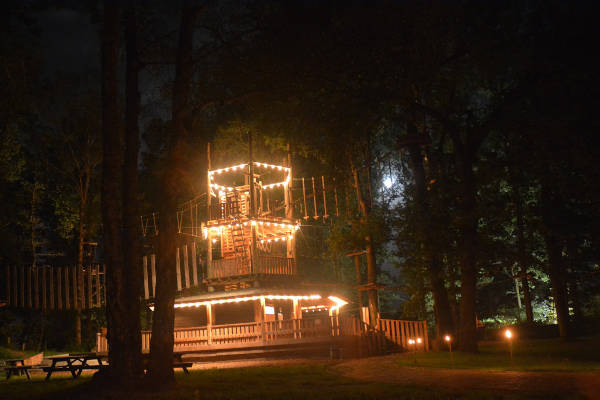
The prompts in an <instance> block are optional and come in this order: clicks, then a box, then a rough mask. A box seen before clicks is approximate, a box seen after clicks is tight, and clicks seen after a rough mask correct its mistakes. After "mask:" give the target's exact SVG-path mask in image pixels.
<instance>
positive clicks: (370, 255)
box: [351, 160, 379, 327]
mask: <svg viewBox="0 0 600 400" xmlns="http://www.w3.org/2000/svg"><path fill="white" fill-rule="evenodd" d="M351 169H352V175H353V177H354V188H355V189H356V198H357V201H358V209H359V211H360V213H361V216H362V217H361V222H362V223H363V224H366V225H367V226H368V224H369V212H370V208H371V207H370V203H369V204H367V202H366V201H365V198H364V196H363V194H362V189H361V187H360V178H359V175H358V169H357V168H356V166H355V165H354V162H353V161H352V160H351ZM370 184H371V183H370V182H369V185H370ZM365 251H366V255H367V285H368V286H369V289H368V290H367V297H368V300H369V323H370V325H371V326H372V327H376V326H377V324H378V320H379V304H378V303H379V299H378V297H377V289H376V287H375V285H376V284H377V261H376V259H375V252H374V249H373V241H372V237H371V235H370V234H367V235H366V236H365Z"/></svg>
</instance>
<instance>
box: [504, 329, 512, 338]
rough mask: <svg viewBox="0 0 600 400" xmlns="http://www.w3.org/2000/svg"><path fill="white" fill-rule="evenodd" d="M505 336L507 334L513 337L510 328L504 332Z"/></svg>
mask: <svg viewBox="0 0 600 400" xmlns="http://www.w3.org/2000/svg"><path fill="white" fill-rule="evenodd" d="M504 336H506V338H507V339H511V338H512V332H511V331H510V329H507V330H506V331H505V332H504Z"/></svg>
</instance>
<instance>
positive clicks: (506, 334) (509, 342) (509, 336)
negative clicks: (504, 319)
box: [504, 329, 513, 362]
mask: <svg viewBox="0 0 600 400" xmlns="http://www.w3.org/2000/svg"><path fill="white" fill-rule="evenodd" d="M504 336H506V339H507V340H508V348H509V349H510V361H511V362H512V360H513V348H512V337H513V334H512V332H511V330H510V329H507V330H506V331H504Z"/></svg>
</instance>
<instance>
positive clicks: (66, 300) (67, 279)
mask: <svg viewBox="0 0 600 400" xmlns="http://www.w3.org/2000/svg"><path fill="white" fill-rule="evenodd" d="M69 289H70V287H69V267H65V308H66V309H67V310H68V309H69V308H71V299H70V298H69V297H70V293H69Z"/></svg>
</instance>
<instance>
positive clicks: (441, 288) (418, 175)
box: [408, 129, 454, 344]
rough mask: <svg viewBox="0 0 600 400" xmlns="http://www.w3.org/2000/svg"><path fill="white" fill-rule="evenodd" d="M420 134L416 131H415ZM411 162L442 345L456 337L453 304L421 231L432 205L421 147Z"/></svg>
mask: <svg viewBox="0 0 600 400" xmlns="http://www.w3.org/2000/svg"><path fill="white" fill-rule="evenodd" d="M415 131H416V129H415ZM408 151H409V155H410V160H411V164H412V170H413V177H414V179H415V187H416V195H415V200H416V203H417V210H418V213H419V221H420V224H419V229H420V235H419V236H420V239H421V241H422V245H423V246H422V249H423V259H424V260H426V264H427V269H428V272H429V282H430V285H431V292H432V295H433V304H434V306H433V309H434V315H435V322H436V340H437V342H438V344H439V342H441V340H442V338H443V336H444V335H446V334H451V335H453V334H454V324H453V321H452V312H451V310H450V302H449V301H448V291H447V290H446V286H445V284H444V277H443V269H442V263H441V261H440V259H439V256H438V255H437V254H436V251H435V245H434V243H433V238H432V237H431V230H430V229H421V227H423V226H425V223H424V222H425V221H426V219H427V218H428V215H430V214H431V213H430V210H429V204H428V203H427V200H426V181H425V167H424V165H423V154H422V152H421V149H420V147H419V145H417V144H414V145H411V146H409V147H408Z"/></svg>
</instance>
